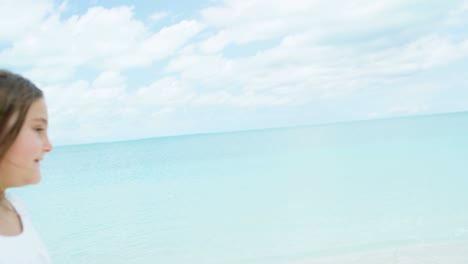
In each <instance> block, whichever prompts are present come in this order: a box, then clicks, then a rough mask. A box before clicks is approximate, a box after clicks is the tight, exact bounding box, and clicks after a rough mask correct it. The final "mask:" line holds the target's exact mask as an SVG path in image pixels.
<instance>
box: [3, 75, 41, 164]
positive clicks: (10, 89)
mask: <svg viewBox="0 0 468 264" xmlns="http://www.w3.org/2000/svg"><path fill="white" fill-rule="evenodd" d="M40 98H43V93H42V91H41V90H40V89H39V88H37V87H36V86H35V85H34V84H33V83H32V82H31V81H29V80H28V79H26V78H24V77H22V76H21V75H19V74H15V73H12V72H9V71H6V70H2V69H0V160H2V159H3V157H4V156H5V153H6V152H7V151H8V149H9V148H10V146H11V145H12V144H13V142H14V141H15V139H16V137H17V136H18V134H19V132H20V130H21V127H22V126H23V123H24V121H25V119H26V114H27V113H28V110H29V108H30V107H31V105H32V104H33V103H34V102H35V101H36V100H38V99H40ZM12 118H15V119H16V120H13V119H12ZM11 121H14V123H13V124H10V122H11Z"/></svg>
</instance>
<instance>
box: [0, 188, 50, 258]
mask: <svg viewBox="0 0 468 264" xmlns="http://www.w3.org/2000/svg"><path fill="white" fill-rule="evenodd" d="M5 197H6V198H7V199H8V200H9V201H10V203H11V204H12V205H13V206H14V207H15V210H16V212H17V213H18V214H19V216H20V217H21V222H22V226H23V231H22V232H21V234H19V235H16V236H2V235H0V264H50V263H51V262H50V257H49V254H48V252H47V249H46V248H45V246H44V244H43V243H42V241H41V239H40V237H39V235H38V234H37V232H36V230H35V229H34V227H33V225H32V223H31V221H30V219H29V215H28V212H27V209H26V207H25V206H24V204H23V203H22V202H21V201H20V200H19V199H18V198H17V197H16V196H14V195H12V194H9V193H6V196H5Z"/></svg>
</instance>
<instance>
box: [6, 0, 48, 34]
mask: <svg viewBox="0 0 468 264" xmlns="http://www.w3.org/2000/svg"><path fill="white" fill-rule="evenodd" d="M52 9H53V1H50V0H2V1H1V8H0V17H1V19H0V41H2V40H14V39H16V38H18V37H20V36H22V35H23V34H27V33H28V32H30V31H32V30H33V29H35V27H36V25H38V24H40V23H41V21H42V20H43V19H44V17H46V16H47V15H48V14H49V13H50V12H51V11H52Z"/></svg>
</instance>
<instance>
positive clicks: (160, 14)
mask: <svg viewBox="0 0 468 264" xmlns="http://www.w3.org/2000/svg"><path fill="white" fill-rule="evenodd" d="M167 16H168V13H166V12H154V13H153V14H151V15H150V17H149V18H150V20H151V22H158V21H160V20H162V19H163V18H166V17H167Z"/></svg>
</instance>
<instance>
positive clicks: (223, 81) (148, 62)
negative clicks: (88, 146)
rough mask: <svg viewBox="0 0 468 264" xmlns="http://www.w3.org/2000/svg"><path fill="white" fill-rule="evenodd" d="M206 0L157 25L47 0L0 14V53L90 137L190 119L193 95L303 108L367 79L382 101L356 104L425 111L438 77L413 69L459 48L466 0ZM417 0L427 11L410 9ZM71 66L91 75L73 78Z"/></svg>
mask: <svg viewBox="0 0 468 264" xmlns="http://www.w3.org/2000/svg"><path fill="white" fill-rule="evenodd" d="M41 3H48V2H45V1H44V2H41ZM214 3H215V5H216V6H212V7H208V8H205V9H203V10H201V12H200V20H194V19H191V20H188V19H186V20H182V21H178V22H177V23H175V24H165V25H161V28H160V29H158V32H153V31H152V27H151V23H155V22H158V23H161V24H162V22H161V20H162V19H163V18H164V17H166V16H167V13H162V12H155V13H153V14H152V15H150V16H149V17H145V18H144V19H138V18H137V17H136V14H137V13H138V12H135V8H138V7H135V8H132V7H127V6H121V7H114V8H103V7H93V8H90V9H88V10H87V11H86V12H85V13H84V14H79V15H74V16H71V17H68V18H62V17H61V14H60V13H61V11H63V10H65V9H66V2H63V4H62V6H61V7H59V8H57V10H58V11H57V12H55V13H54V12H52V11H51V10H52V9H53V7H52V6H51V4H50V3H49V7H47V5H44V6H45V7H47V8H43V9H40V8H38V11H37V13H36V15H35V16H32V18H31V19H33V18H34V17H35V18H34V19H33V20H34V25H29V24H28V23H32V22H31V21H33V20H31V21H29V20H28V21H29V22H24V24H25V25H26V24H28V26H24V27H23V26H20V29H19V32H20V33H18V34H16V33H15V34H12V33H9V32H8V30H2V28H1V26H0V38H2V36H7V37H8V38H11V40H12V42H11V43H10V44H11V45H8V46H7V48H6V49H4V50H3V51H0V60H1V61H2V63H4V64H5V65H7V66H8V65H13V66H21V69H24V71H25V75H26V76H27V77H30V78H31V79H32V80H35V81H36V82H39V83H40V84H41V87H42V85H44V87H45V88H44V89H45V92H46V97H47V100H48V102H49V105H50V111H51V117H52V119H53V120H55V122H57V124H60V126H61V127H63V128H64V129H66V131H67V133H70V134H67V138H72V136H73V137H82V135H87V136H90V137H93V139H96V140H97V139H98V138H106V139H111V138H112V139H113V138H117V137H118V136H119V135H120V136H122V137H124V136H125V137H127V138H128V135H130V134H131V133H130V132H125V133H127V134H125V135H124V134H123V133H124V132H120V130H122V129H121V127H125V130H126V131H133V132H132V133H134V135H137V134H138V133H140V134H138V135H141V132H139V131H143V130H145V131H147V133H153V134H160V133H156V131H161V130H158V129H163V128H164V127H165V128H166V129H167V127H169V126H174V125H176V122H177V118H179V119H184V118H185V120H189V119H190V120H192V117H191V116H190V114H191V112H192V110H194V111H193V112H196V111H199V112H203V109H204V107H207V108H208V109H217V107H219V108H220V109H221V108H222V109H223V111H224V113H227V112H229V111H234V112H235V111H239V110H240V109H241V110H246V109H253V108H255V109H258V110H259V111H261V110H262V109H273V108H272V107H276V106H291V107H296V106H298V105H299V106H300V107H301V108H302V107H304V109H306V107H308V106H310V105H326V104H327V103H328V102H330V103H334V102H338V101H340V100H341V102H343V101H346V100H347V98H355V97H354V96H356V95H358V94H359V93H360V92H366V91H369V90H373V91H379V93H378V94H379V95H381V96H384V95H385V97H387V96H388V98H389V99H388V101H385V104H384V106H382V108H379V109H372V107H371V106H369V108H370V109H369V111H364V110H362V112H365V113H366V114H367V113H369V112H373V113H374V114H371V115H373V116H375V117H385V116H388V115H398V114H411V113H424V112H427V111H430V110H431V109H432V108H431V107H432V105H431V103H432V101H431V100H432V99H431V98H433V97H431V96H432V94H431V91H432V90H431V89H435V90H437V89H439V88H440V87H439V86H437V87H435V88H434V87H432V88H431V87H430V86H429V85H424V84H423V83H422V81H421V80H417V79H415V78H414V77H415V76H417V75H421V73H428V72H430V71H434V70H437V69H443V68H444V67H449V66H450V65H451V64H454V63H455V62H462V61H463V60H464V59H466V57H467V56H468V37H466V34H456V33H454V32H455V31H456V32H457V33H460V24H459V23H461V22H460V21H465V20H463V19H464V18H463V17H464V15H465V14H466V10H468V9H467V7H468V4H467V3H468V2H467V1H466V0H465V2H463V4H461V3H462V1H459V2H458V3H453V2H451V3H450V7H447V8H446V9H443V10H439V9H437V8H435V9H434V7H442V6H445V5H449V4H448V3H442V2H438V1H422V0H416V1H412V2H411V3H409V2H407V1H403V0H397V1H387V2H375V1H374V2H372V1H369V0H352V1H345V2H343V1H338V0H329V1H321V0H291V1H288V2H284V1H280V0H273V1H267V0H252V1H241V0H222V1H216V2H214ZM426 4H427V5H430V8H429V7H428V8H427V10H428V11H425V10H422V9H421V8H423V7H425V6H426ZM455 5H457V6H458V9H453V8H452V7H453V6H455ZM429 9H430V10H429ZM452 9H453V10H452ZM41 10H42V11H41ZM431 10H439V11H437V12H435V11H431ZM449 10H452V12H451V13H450V12H449ZM436 13H437V14H436ZM449 17H450V19H452V20H450V19H449ZM148 18H149V19H148ZM168 20H169V19H166V20H164V21H163V22H165V23H168ZM444 21H452V22H453V21H457V23H452V24H450V23H445V24H444ZM21 23H23V22H21ZM21 23H20V25H21ZM463 23H464V22H463ZM438 24H441V26H440V27H435V28H433V27H432V25H438ZM452 26H453V28H452ZM455 28H456V29H457V30H454V31H451V29H455ZM2 32H3V33H2ZM25 32H28V33H27V34H26V33H25ZM261 41H264V42H261ZM262 43H266V44H265V47H262ZM248 44H251V46H249V45H248ZM256 44H259V45H258V47H256ZM266 46H267V47H266ZM244 47H247V48H246V49H251V52H247V53H246V54H244V55H242V56H236V55H235V54H236V51H237V50H236V49H237V48H240V49H243V48H244ZM228 52H230V53H228ZM241 53H242V52H241ZM166 59H167V63H166ZM157 61H159V62H162V63H164V64H163V65H162V67H161V68H162V70H161V68H159V69H156V66H157V67H159V65H156V66H155V67H152V66H154V64H155V62H157ZM134 67H141V68H143V69H144V71H142V72H146V73H148V77H147V79H145V80H144V81H141V80H139V82H140V83H141V82H144V83H146V84H148V85H144V86H136V85H135V84H134V82H133V81H132V80H131V79H127V77H126V76H124V75H123V74H127V73H128V76H129V77H130V76H134V75H138V74H140V73H138V74H135V72H130V71H127V70H128V69H130V68H134ZM82 69H85V70H86V75H92V74H96V75H98V77H97V78H95V79H94V80H77V79H74V76H75V75H79V74H80V73H81V70H82ZM153 71H159V72H157V74H155V75H154V76H158V77H152V73H153ZM80 76H84V74H83V75H80ZM427 82H430V81H427ZM427 82H425V83H427ZM442 83H443V82H442V81H440V82H438V83H437V85H440V84H442ZM447 89H448V88H447ZM369 94H371V93H369ZM389 95H393V96H389ZM414 98H417V99H414ZM369 100H372V98H370V99H369ZM315 103H318V104H315ZM366 103H367V102H362V104H361V105H359V107H362V108H365V106H366ZM282 109H283V108H282ZM310 109H312V107H311V108H310ZM316 109H319V107H317V108H313V110H314V111H316ZM337 111H341V112H347V111H348V110H347V109H344V110H343V109H341V110H337ZM182 112H183V113H182ZM345 114H346V113H345ZM272 115H273V114H272ZM317 115H318V114H317ZM285 116H286V114H285ZM336 116H338V117H336V118H337V119H339V114H337V115H336ZM169 117H171V118H169ZM174 117H177V118H174ZM193 118H195V119H196V118H197V117H193ZM219 119H220V120H221V118H219ZM271 119H274V118H273V117H271ZM252 120H253V117H252ZM193 123H194V124H196V123H197V122H196V120H195V121H193ZM239 123H241V122H240V121H239ZM220 125H221V124H220ZM179 127H182V125H180V124H179ZM184 129H186V130H187V131H188V130H189V128H188V127H184ZM195 130H197V131H202V130H203V129H202V128H197V129H195ZM73 131H79V132H76V133H75V132H73ZM93 131H95V133H94V132H93ZM96 131H97V132H96ZM114 131H119V132H114ZM166 131H167V130H166ZM90 140H91V139H90V138H88V139H87V141H90Z"/></svg>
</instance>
